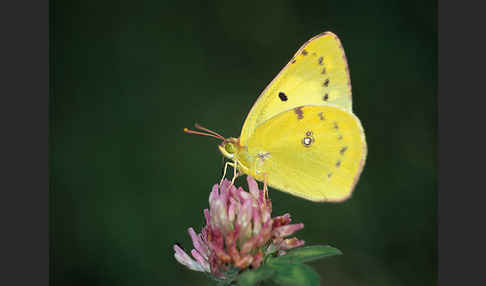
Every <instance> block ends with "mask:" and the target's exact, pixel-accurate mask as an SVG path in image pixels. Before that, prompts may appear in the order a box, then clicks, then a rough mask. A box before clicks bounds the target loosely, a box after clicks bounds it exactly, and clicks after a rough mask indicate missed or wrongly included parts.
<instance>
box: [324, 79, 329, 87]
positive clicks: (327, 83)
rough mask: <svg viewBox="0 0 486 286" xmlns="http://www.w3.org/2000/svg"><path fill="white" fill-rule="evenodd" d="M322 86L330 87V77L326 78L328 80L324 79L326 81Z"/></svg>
mask: <svg viewBox="0 0 486 286" xmlns="http://www.w3.org/2000/svg"><path fill="white" fill-rule="evenodd" d="M322 86H325V87H328V86H329V79H328V78H326V80H325V81H324V83H323V84H322Z"/></svg>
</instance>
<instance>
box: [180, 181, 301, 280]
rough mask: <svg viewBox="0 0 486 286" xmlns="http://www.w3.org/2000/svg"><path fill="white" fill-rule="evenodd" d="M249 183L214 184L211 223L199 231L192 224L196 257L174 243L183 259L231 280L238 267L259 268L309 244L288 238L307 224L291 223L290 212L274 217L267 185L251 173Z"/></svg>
mask: <svg viewBox="0 0 486 286" xmlns="http://www.w3.org/2000/svg"><path fill="white" fill-rule="evenodd" d="M247 181H248V187H249V192H247V191H245V190H244V189H243V188H241V187H239V188H236V187H235V186H234V185H233V184H232V183H231V182H230V181H228V180H226V179H225V180H223V181H222V182H221V184H219V185H218V184H216V185H214V186H213V188H212V191H211V193H210V195H209V209H205V210H204V217H205V220H206V225H205V226H204V227H203V229H202V230H201V233H199V234H197V233H196V232H195V231H194V229H193V228H192V227H191V228H189V229H188V232H189V235H190V236H191V239H192V242H193V245H194V249H192V251H191V255H192V257H191V256H189V255H188V254H187V253H186V252H185V251H184V250H183V249H182V248H181V247H180V246H179V245H177V244H176V245H174V251H175V253H174V256H175V258H176V259H177V261H178V262H179V263H181V264H183V265H185V266H186V267H188V268H189V269H191V270H195V271H201V272H206V273H209V274H210V275H212V276H214V277H216V278H217V279H226V278H228V277H229V275H230V274H229V273H232V272H234V271H242V270H244V269H246V268H253V269H256V268H258V267H259V266H260V265H261V264H262V261H263V259H264V258H265V257H266V256H267V255H269V254H276V255H277V256H278V255H283V254H285V251H286V250H289V249H292V248H295V247H298V246H301V245H303V244H304V241H303V240H299V239H297V238H295V237H293V238H288V237H289V236H291V235H292V234H293V233H294V232H296V231H297V230H299V229H301V228H303V227H304V224H303V223H298V224H291V223H290V222H291V218H290V214H288V213H286V214H284V215H281V216H277V217H273V218H272V217H271V213H272V203H271V201H270V199H269V198H268V197H267V190H266V187H264V189H259V187H258V184H257V182H256V181H255V180H254V179H253V178H252V177H250V176H247Z"/></svg>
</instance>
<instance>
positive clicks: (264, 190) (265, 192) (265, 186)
mask: <svg viewBox="0 0 486 286" xmlns="http://www.w3.org/2000/svg"><path fill="white" fill-rule="evenodd" d="M263 177H264V179H263V193H264V197H265V199H269V197H268V185H267V173H265V174H263Z"/></svg>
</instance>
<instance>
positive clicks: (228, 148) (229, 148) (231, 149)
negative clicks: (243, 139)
mask: <svg viewBox="0 0 486 286" xmlns="http://www.w3.org/2000/svg"><path fill="white" fill-rule="evenodd" d="M224 149H225V150H226V152H228V153H230V154H233V153H235V151H236V150H235V145H234V144H233V143H226V144H225V145H224Z"/></svg>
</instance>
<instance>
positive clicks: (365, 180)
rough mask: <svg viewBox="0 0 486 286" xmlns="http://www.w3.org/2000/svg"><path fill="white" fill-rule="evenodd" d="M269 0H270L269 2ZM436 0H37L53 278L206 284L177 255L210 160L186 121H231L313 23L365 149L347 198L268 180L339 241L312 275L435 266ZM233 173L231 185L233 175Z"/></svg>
mask: <svg viewBox="0 0 486 286" xmlns="http://www.w3.org/2000/svg"><path fill="white" fill-rule="evenodd" d="M270 3H271V4H270ZM436 6H437V4H436V2H435V1H390V0H382V1H352V2H349V1H328V2H326V1H318V2H314V1H276V2H267V1H255V2H252V1H245V2H237V1H212V2H210V3H202V2H201V3H198V2H195V1H193V2H188V1H168V2H166V1H161V0H158V1H79V3H78V2H76V1H51V10H50V11H51V14H50V19H51V74H50V75H51V76H50V78H51V97H50V148H51V149H50V241H51V246H50V254H51V255H50V266H51V268H50V269H51V270H50V273H51V283H52V285H90V286H94V285H104V286H107V285H182V284H184V285H211V283H212V282H211V281H210V280H207V279H206V278H205V277H204V275H202V274H201V273H197V272H193V271H190V270H188V269H185V268H184V267H183V266H181V265H179V264H178V263H177V262H176V260H175V259H174V257H173V250H172V245H173V244H174V243H175V242H179V243H181V245H182V246H184V247H185V248H186V249H191V246H192V244H191V241H190V238H189V235H188V234H187V231H186V230H187V228H188V227H190V226H193V227H195V228H196V230H197V231H199V230H200V229H201V227H202V226H203V216H202V210H203V209H204V208H206V207H207V206H208V201H207V199H208V194H209V191H210V188H211V186H212V185H213V184H215V183H217V182H218V180H219V179H220V176H221V171H222V159H221V155H220V154H219V152H218V150H217V148H216V144H217V143H218V142H219V141H217V140H214V139H211V138H205V137H201V136H193V135H186V134H184V133H183V131H182V130H183V128H184V127H191V126H192V125H193V123H194V122H196V121H197V122H199V123H201V124H203V125H205V126H207V127H210V128H212V129H214V130H216V131H219V132H221V133H222V134H223V135H224V136H227V137H229V136H236V137H237V136H238V135H239V133H240V130H241V126H242V124H243V120H244V119H245V116H246V115H247V113H248V111H249V110H250V108H251V106H252V105H253V103H254V101H255V99H256V98H257V96H258V95H259V93H260V92H261V91H262V90H263V88H264V87H265V86H266V85H267V84H268V83H269V82H270V80H272V79H273V77H274V76H275V75H276V74H277V73H278V72H279V70H280V69H281V68H282V67H283V66H284V65H285V64H286V63H287V61H288V60H289V59H290V57H291V56H292V55H293V54H294V52H295V51H296V50H297V49H298V48H299V47H300V45H301V44H303V43H304V42H305V41H307V40H308V39H309V38H311V37H312V36H314V35H316V34H318V33H320V32H323V31H332V32H334V33H336V34H337V35H338V36H339V37H340V39H341V41H342V44H343V46H344V49H345V52H346V54H347V58H348V62H349V67H350V73H351V81H352V87H353V109H354V111H355V113H356V114H357V115H358V116H359V118H360V119H361V121H362V124H363V126H364V128H365V132H366V136H367V142H368V158H367V162H366V165H365V168H364V171H363V173H362V176H361V179H360V181H359V183H358V185H357V187H356V190H355V193H354V195H353V196H352V198H351V199H350V200H348V201H346V202H344V203H340V204H326V203H313V202H309V201H305V200H302V199H298V198H295V197H292V196H290V195H287V194H284V193H281V192H278V191H272V190H271V198H272V200H273V204H274V212H273V213H274V215H280V214H283V213H285V212H290V213H291V214H293V218H294V221H295V222H304V223H305V228H304V229H303V230H301V231H299V232H298V233H297V234H298V237H299V238H302V239H304V240H306V241H307V243H308V244H330V245H333V246H335V247H338V248H339V249H341V250H342V251H343V252H344V255H343V256H340V257H333V258H330V259H327V260H322V261H321V262H316V263H313V264H312V266H313V267H314V268H315V269H316V270H317V271H318V272H319V273H320V275H321V278H322V281H323V282H322V285H433V284H435V283H436V281H437V231H436V229H437V200H436V198H437V190H436V186H437V183H436V147H437V135H436V129H437V111H436V110H437V102H436V93H437V88H436V85H437V25H436V22H437V12H436V11H437V8H436ZM238 183H240V184H243V185H244V186H245V187H246V182H245V180H244V179H242V180H240V179H239V180H238Z"/></svg>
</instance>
